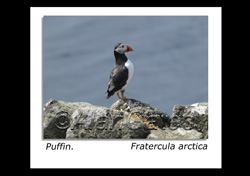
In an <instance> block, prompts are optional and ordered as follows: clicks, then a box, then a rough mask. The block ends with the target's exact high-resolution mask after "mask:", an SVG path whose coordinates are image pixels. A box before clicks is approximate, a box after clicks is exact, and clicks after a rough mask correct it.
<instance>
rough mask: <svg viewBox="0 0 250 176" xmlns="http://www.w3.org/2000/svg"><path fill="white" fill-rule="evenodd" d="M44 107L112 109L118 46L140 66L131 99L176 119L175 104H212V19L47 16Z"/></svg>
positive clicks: (130, 87) (128, 94) (130, 86)
mask: <svg viewBox="0 0 250 176" xmlns="http://www.w3.org/2000/svg"><path fill="white" fill-rule="evenodd" d="M42 37H43V56H42V57H43V59H42V66H43V94H42V95H43V104H45V103H46V102H47V101H48V100H49V99H51V98H52V99H57V100H63V101H69V102H89V103H91V104H93V105H99V106H105V107H110V106H111V105H112V104H113V103H114V102H115V101H116V100H117V99H118V98H117V96H116V95H114V96H112V97H111V98H110V99H105V92H106V89H107V85H108V81H109V75H110V72H111V70H112V68H113V67H114V64H115V58H114V52H113V49H114V46H115V44H117V43H119V42H121V43H125V44H128V45H130V46H131V47H132V48H133V50H134V51H133V52H129V53H126V56H127V57H128V58H129V59H130V60H131V61H132V63H133V64H134V67H135V71H134V75H133V78H132V80H131V81H130V83H129V84H128V86H127V87H126V91H125V96H126V97H128V98H133V99H137V100H139V101H142V102H144V103H148V104H150V105H151V106H152V107H154V108H158V109H160V110H161V111H163V112H166V113H167V114H169V115H170V116H171V115H172V108H173V106H174V105H175V104H184V105H189V104H193V103H197V102H208V17H207V16H45V17H44V18H43V34H42Z"/></svg>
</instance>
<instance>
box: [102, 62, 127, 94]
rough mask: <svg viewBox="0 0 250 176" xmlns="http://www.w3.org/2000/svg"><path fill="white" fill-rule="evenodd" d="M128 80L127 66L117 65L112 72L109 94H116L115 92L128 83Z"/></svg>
mask: <svg viewBox="0 0 250 176" xmlns="http://www.w3.org/2000/svg"><path fill="white" fill-rule="evenodd" d="M127 80H128V69H127V68H126V67H125V66H116V67H114V68H113V70H112V71H111V73H110V77H109V84H108V89H107V92H106V93H107V96H106V98H109V97H110V96H112V95H114V93H115V92H117V91H119V90H121V88H122V87H123V86H125V85H126V83H127Z"/></svg>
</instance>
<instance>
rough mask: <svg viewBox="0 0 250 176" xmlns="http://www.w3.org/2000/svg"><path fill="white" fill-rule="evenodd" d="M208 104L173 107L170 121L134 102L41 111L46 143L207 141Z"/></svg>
mask: <svg viewBox="0 0 250 176" xmlns="http://www.w3.org/2000/svg"><path fill="white" fill-rule="evenodd" d="M205 107H206V108H207V104H206V103H203V104H194V105H191V106H183V105H176V106H175V107H174V109H173V115H172V118H170V116H169V115H168V114H166V113H164V112H161V111H160V110H159V109H157V108H152V107H151V106H150V105H149V104H146V103H142V102H140V101H138V100H134V99H126V100H123V99H120V100H117V101H116V102H115V103H114V104H113V105H112V106H111V107H110V108H106V107H101V106H94V105H92V104H89V103H86V102H79V103H70V102H65V101H59V100H49V101H48V102H47V103H46V104H45V105H44V108H43V136H44V138H45V139H60V138H63V139H146V138H147V139H202V138H207V125H208V123H207V118H208V110H207V109H206V108H205Z"/></svg>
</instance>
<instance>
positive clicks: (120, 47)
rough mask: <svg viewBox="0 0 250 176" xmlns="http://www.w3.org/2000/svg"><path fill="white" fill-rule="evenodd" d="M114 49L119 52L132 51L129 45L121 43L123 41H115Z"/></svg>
mask: <svg viewBox="0 0 250 176" xmlns="http://www.w3.org/2000/svg"><path fill="white" fill-rule="evenodd" d="M114 50H115V51H116V52H118V53H120V54H124V53H125V52H130V51H133V49H132V48H131V46H129V45H126V44H123V43H117V44H116V45H115V48H114Z"/></svg>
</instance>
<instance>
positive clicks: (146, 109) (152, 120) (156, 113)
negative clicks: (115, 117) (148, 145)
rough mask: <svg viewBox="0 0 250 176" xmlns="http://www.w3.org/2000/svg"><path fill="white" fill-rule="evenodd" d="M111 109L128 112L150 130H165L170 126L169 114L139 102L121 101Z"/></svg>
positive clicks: (132, 100)
mask: <svg viewBox="0 0 250 176" xmlns="http://www.w3.org/2000/svg"><path fill="white" fill-rule="evenodd" d="M111 109H116V110H119V111H123V112H126V113H128V114H130V116H131V117H133V118H136V119H140V120H142V121H143V122H144V123H145V124H146V125H147V126H148V127H150V129H151V128H165V127H168V126H169V125H170V117H169V115H168V114H166V113H163V112H161V111H160V110H159V109H157V108H152V107H151V106H150V105H149V104H146V103H142V102H140V101H138V100H134V99H120V100H117V101H116V102H115V103H114V104H113V105H112V106H111Z"/></svg>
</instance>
